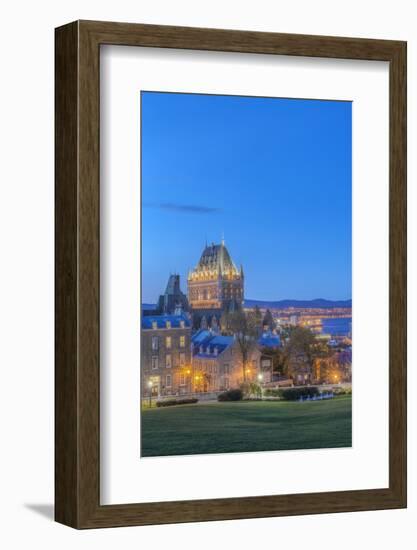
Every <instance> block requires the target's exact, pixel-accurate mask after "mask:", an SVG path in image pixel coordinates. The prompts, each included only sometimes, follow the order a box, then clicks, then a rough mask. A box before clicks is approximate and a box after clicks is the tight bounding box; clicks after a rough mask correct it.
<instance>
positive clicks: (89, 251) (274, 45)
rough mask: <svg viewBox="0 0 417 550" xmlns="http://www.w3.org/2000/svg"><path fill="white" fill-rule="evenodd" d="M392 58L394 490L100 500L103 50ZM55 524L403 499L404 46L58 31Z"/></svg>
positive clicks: (170, 31) (235, 34) (110, 27)
mask: <svg viewBox="0 0 417 550" xmlns="http://www.w3.org/2000/svg"><path fill="white" fill-rule="evenodd" d="M102 44H119V45H130V46H150V47H158V48H182V49H192V50H211V51H227V52H245V53H253V54H257V53H264V54H271V55H296V56H306V57H323V58H328V57H330V58H340V59H365V60H381V61H388V62H389V63H390V153H389V154H390V243H389V250H390V267H389V270H390V283H389V284H390V298H389V300H390V365H389V373H390V374H389V377H390V404H389V410H390V420H389V429H390V442H389V471H390V476H389V477H390V480H389V487H388V488H386V489H376V490H364V491H339V492H330V493H314V494H297V495H267V496H262V497H247V498H228V499H210V500H197V501H196V500H193V501H178V502H159V503H144V504H129V505H111V506H101V505H100V496H99V487H100V452H99V451H100V429H99V427H100V403H99V396H100V393H99V390H100V355H99V349H100V345H99V344H100V342H99V319H100V311H99V304H100V280H99V273H100V269H99V266H100V232H99V211H100V181H99V179H100V178H99V173H100V159H99V143H100V125H99V99H100V89H99V56H100V45H102ZM55 334H56V390H55V395H56V401H55V403H56V407H55V409H56V430H55V434H56V443H55V444H56V455H55V456H56V475H55V477H56V513H55V517H56V520H57V521H59V522H61V523H64V524H66V525H70V526H72V527H75V528H95V527H113V526H123V525H145V524H156V523H176V522H186V521H188V522H191V521H210V520H222V519H236V518H256V517H266V516H285V515H296V514H318V513H328V512H345V511H359V510H380V509H386V508H403V507H405V506H406V44H405V43H404V42H399V41H386V40H367V39H357V38H336V37H325V36H306V35H287V34H277V33H259V32H248V31H228V30H218V29H196V28H186V27H165V26H156V25H135V24H130V23H129V24H125V23H108V22H107V23H103V22H93V21H78V22H74V23H71V24H69V25H65V26H64V27H60V28H58V29H56V332H55Z"/></svg>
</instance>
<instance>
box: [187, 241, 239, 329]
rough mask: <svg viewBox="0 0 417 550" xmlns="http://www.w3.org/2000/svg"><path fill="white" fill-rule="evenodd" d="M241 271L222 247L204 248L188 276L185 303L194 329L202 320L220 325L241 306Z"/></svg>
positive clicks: (213, 245) (214, 245) (221, 245)
mask: <svg viewBox="0 0 417 550" xmlns="http://www.w3.org/2000/svg"><path fill="white" fill-rule="evenodd" d="M243 283H244V276H243V268H242V267H240V269H237V267H236V266H235V264H234V263H233V260H232V258H231V256H230V254H229V252H228V250H227V248H226V246H225V244H224V241H223V240H222V242H221V243H220V244H214V243H213V244H211V245H207V246H206V247H205V248H204V250H203V253H202V254H201V257H200V260H199V262H198V264H197V266H196V267H195V268H194V269H193V270H192V271H190V273H189V274H188V302H189V305H190V308H191V310H192V313H193V319H194V325H195V326H196V323H198V322H199V321H201V319H203V318H204V319H205V321H206V322H207V323H208V325H209V326H211V322H212V321H213V320H214V318H215V319H216V321H215V322H216V323H218V322H219V320H220V317H221V314H222V313H223V312H225V311H233V310H236V309H240V308H241V307H242V304H243V299H244V292H243Z"/></svg>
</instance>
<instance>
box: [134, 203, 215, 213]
mask: <svg viewBox="0 0 417 550" xmlns="http://www.w3.org/2000/svg"><path fill="white" fill-rule="evenodd" d="M143 206H145V207H146V208H159V209H161V210H171V211H172V212H186V213H189V214H214V213H215V212H220V211H221V208H214V207H211V206H201V205H198V204H176V203H174V202H148V203H144V205H143Z"/></svg>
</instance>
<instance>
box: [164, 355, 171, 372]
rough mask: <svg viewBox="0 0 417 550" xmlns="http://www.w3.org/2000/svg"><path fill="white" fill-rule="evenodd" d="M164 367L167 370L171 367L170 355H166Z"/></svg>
mask: <svg viewBox="0 0 417 550" xmlns="http://www.w3.org/2000/svg"><path fill="white" fill-rule="evenodd" d="M165 366H166V368H167V369H169V368H171V367H172V356H171V354H170V353H167V354H166V355H165Z"/></svg>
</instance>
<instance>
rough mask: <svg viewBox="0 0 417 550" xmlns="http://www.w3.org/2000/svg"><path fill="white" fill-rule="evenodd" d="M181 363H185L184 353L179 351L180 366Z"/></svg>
mask: <svg viewBox="0 0 417 550" xmlns="http://www.w3.org/2000/svg"><path fill="white" fill-rule="evenodd" d="M183 365H185V353H183V352H181V353H180V366H181V367H182V366H183Z"/></svg>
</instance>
